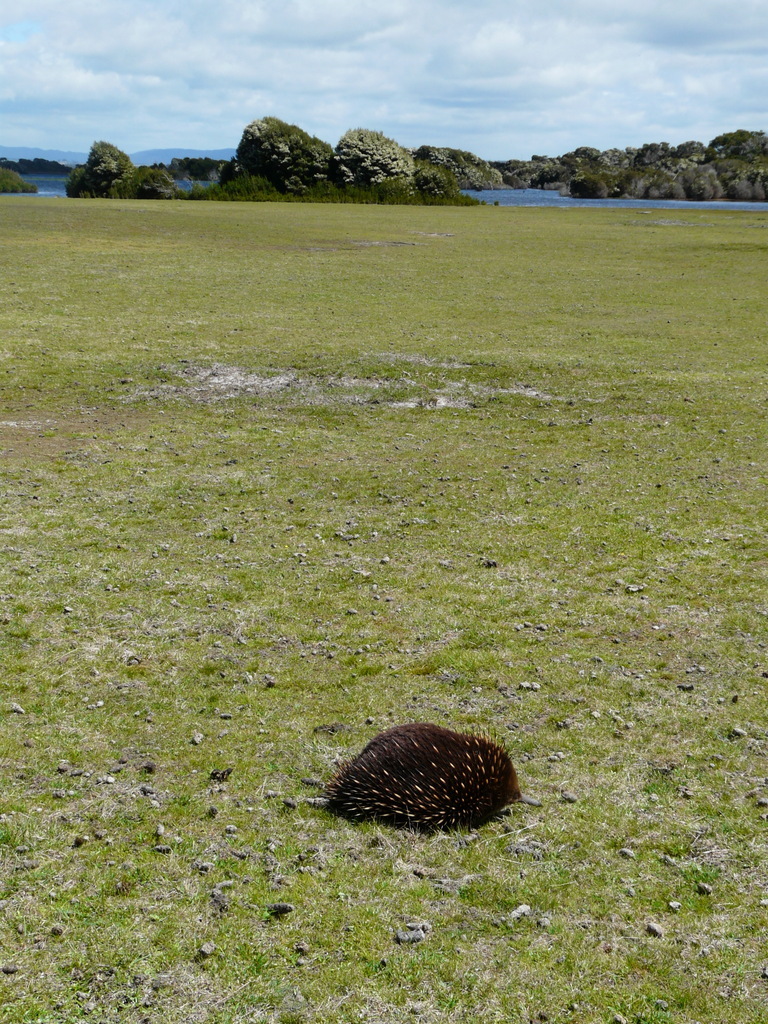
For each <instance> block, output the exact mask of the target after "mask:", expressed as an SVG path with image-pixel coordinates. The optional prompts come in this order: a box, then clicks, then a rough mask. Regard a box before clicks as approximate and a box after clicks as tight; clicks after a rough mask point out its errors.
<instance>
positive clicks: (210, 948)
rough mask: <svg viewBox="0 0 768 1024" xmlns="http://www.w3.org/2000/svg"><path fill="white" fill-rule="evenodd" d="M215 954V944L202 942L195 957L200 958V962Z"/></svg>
mask: <svg viewBox="0 0 768 1024" xmlns="http://www.w3.org/2000/svg"><path fill="white" fill-rule="evenodd" d="M215 952H216V943H215V942H204V943H203V944H202V946H201V947H200V949H198V951H197V955H198V956H199V957H200V959H201V960H207V959H208V957H209V956H213V954H214V953H215Z"/></svg>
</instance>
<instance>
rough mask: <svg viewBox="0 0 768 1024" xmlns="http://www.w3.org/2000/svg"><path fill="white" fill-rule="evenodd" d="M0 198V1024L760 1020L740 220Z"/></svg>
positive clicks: (752, 330)
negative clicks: (394, 825)
mask: <svg viewBox="0 0 768 1024" xmlns="http://www.w3.org/2000/svg"><path fill="white" fill-rule="evenodd" d="M0 207H1V210H2V218H3V234H2V239H0V245H2V246H3V249H4V252H3V258H4V266H5V267H6V268H8V269H7V270H6V274H5V279H4V299H5V302H4V303H3V306H2V310H0V323H1V325H2V335H0V409H2V412H1V413H0V454H1V456H2V469H3V486H2V496H1V498H0V500H1V502H2V512H1V513H0V516H1V518H0V629H1V630H2V648H3V657H2V667H1V669H0V671H2V707H1V708H0V713H1V714H2V729H1V730H0V764H2V766H3V774H2V777H1V778H2V782H0V864H2V868H1V869H0V870H1V872H2V875H1V883H0V884H1V887H0V967H2V966H3V965H5V966H6V967H9V966H15V967H17V968H18V970H17V971H16V972H15V973H11V974H0V1022H2V1024H18V1022H32V1021H40V1022H45V1024H69V1022H71V1021H80V1020H86V1019H87V1020H91V1021H106V1022H112V1021H118V1020H120V1021H128V1022H139V1021H150V1022H153V1024H154V1022H163V1024H165V1022H188V1021H201V1022H203V1021H205V1022H210V1024H241V1022H242V1024H245V1022H251V1021H281V1022H288V1021H304V1020H307V1021H310V1020H317V1021H324V1022H331V1024H333V1022H339V1024H341V1022H347V1021H357V1020H362V1021H371V1022H373V1021H384V1020H386V1021H388V1022H395V1021H398V1022H400V1021H410V1020H414V1019H418V1020H422V1021H428V1022H429V1021H435V1022H437V1021H440V1022H443V1021H447V1022H453V1021H470V1020H473V1021H474V1020H478V1019H482V1020H483V1021H489V1022H491V1021H514V1022H523V1021H526V1022H527V1021H528V1020H531V1019H532V1020H536V1019H544V1018H543V1017H541V1016H540V1015H542V1014H545V1015H546V1017H547V1019H549V1020H550V1021H562V1022H584V1024H591V1022H594V1021H606V1022H610V1021H612V1020H613V1019H614V1017H615V1015H617V1014H621V1015H623V1016H624V1017H625V1018H626V1019H627V1020H628V1021H632V1022H634V1024H641V1022H642V1024H650V1022H653V1024H656V1022H672V1021H674V1022H675V1024H693V1022H694V1021H702V1022H703V1021H707V1022H709V1021H717V1022H723V1024H736V1022H739V1024H741V1022H743V1021H752V1020H755V1021H756V1020H759V1019H763V1018H764V1017H765V1016H766V1015H767V1014H768V981H766V980H765V978H763V977H762V976H761V972H762V971H763V968H764V967H765V966H766V965H768V949H767V948H766V945H765V934H766V927H767V926H768V906H766V905H764V903H765V901H766V900H768V879H766V876H765V864H766V857H767V855H768V849H767V846H768V842H767V841H766V837H767V835H768V832H767V829H768V825H767V824H766V821H765V820H763V818H764V815H765V813H766V808H764V807H760V806H758V803H757V800H758V798H760V797H763V796H768V781H767V780H768V768H767V765H768V762H767V761H766V755H767V754H768V714H767V713H766V701H765V695H766V673H768V655H766V647H765V644H766V625H767V623H766V616H768V598H766V594H768V578H767V577H768V573H767V571H766V570H767V568H768V559H767V551H768V545H767V541H768V536H767V531H766V522H767V520H766V515H765V494H766V462H767V458H766V453H767V452H768V437H767V436H766V435H767V433H768V432H767V431H766V414H767V413H768V403H767V402H766V396H767V395H768V390H767V389H766V377H767V373H766V371H767V369H768V366H767V360H766V350H765V338H766V301H765V295H764V291H765V288H764V274H762V273H761V267H762V266H763V265H764V263H765V255H766V250H767V249H768V236H767V235H766V232H767V231H768V218H766V214H765V213H764V212H763V211H762V210H759V209H756V210H755V211H754V212H751V211H750V212H737V211H733V212H731V211H711V212H710V211H704V212H700V211H698V210H697V211H687V210H686V211H682V212H679V211H674V212H672V211H663V210H662V211H660V210H651V211H646V210H642V211H637V210H599V209H595V210H573V211H561V210H557V211H555V210H543V209H533V210H531V209H502V208H482V207H481V208H473V209H464V208H458V209H454V208H429V209H427V208H424V209H422V208H407V209H403V208H395V207H390V208H378V207H365V208H362V207H354V206H327V205H322V206H310V205H300V204H295V205H294V204H276V205H270V204H258V205H249V204H232V205H229V204H226V205H221V206H220V205H218V204H214V203H210V204H209V203H201V204H193V203H142V202H126V203H123V202H118V201H114V202H100V201H85V200H81V201H77V202H75V201H72V202H64V201H48V200H34V201H29V200H24V199H14V198H12V197H4V198H3V199H2V201H0ZM521 684H525V685H521ZM681 687H686V688H685V689H682V688H681ZM14 703H15V704H17V705H19V706H20V707H21V708H22V709H23V710H24V714H18V713H15V712H14V711H13V710H12V705H13V704H14ZM408 720H430V721H436V722H438V723H440V724H445V725H449V726H451V727H454V728H471V727H490V728H492V729H493V731H494V732H495V733H496V734H497V735H498V736H500V737H502V738H503V739H504V740H505V742H506V743H507V744H508V746H509V749H510V751H511V752H512V756H513V758H514V760H515V762H516V765H517V767H518V770H519V775H520V778H521V780H522V783H523V786H524V789H525V790H526V791H527V792H529V793H531V794H533V795H536V796H538V797H539V798H540V799H541V801H542V806H541V808H532V807H520V806H517V807H513V808H512V809H511V813H510V815H509V816H508V817H506V818H504V819H502V820H500V821H497V822H494V823H491V824H489V825H487V826H485V827H484V828H483V829H481V830H480V832H479V834H478V837H477V838H474V837H467V836H466V835H464V836H462V835H458V834H445V835H443V834H439V835H435V836H421V835H415V834H410V833H408V832H402V831H396V830H393V829H390V828H387V827H384V826H379V825H375V824H365V825H353V824H350V823H347V822H345V821H342V820H338V819H334V818H332V817H331V816H329V815H328V814H327V813H326V812H325V811H323V810H319V809H317V808H315V807H313V806H311V805H310V804H308V803H306V799H305V798H306V797H311V796H313V795H316V794H317V793H318V790H317V789H316V788H313V787H311V786H308V785H306V784H304V783H302V779H305V778H308V777H314V778H317V779H325V778H327V777H328V776H329V774H330V773H331V772H332V771H333V767H334V764H335V763H336V761H337V759H340V758H343V757H346V756H349V755H350V754H352V753H354V752H356V751H357V750H359V749H360V748H361V747H362V746H363V745H364V743H365V742H366V741H367V740H368V739H369V738H370V737H371V736H372V735H373V734H374V733H375V732H376V731H378V730H379V729H381V728H384V727H386V726H387V725H389V724H391V723H394V722H401V721H408ZM335 723H341V724H342V725H343V726H345V727H346V728H345V729H342V730H340V731H339V730H337V731H328V730H327V729H325V730H324V729H322V728H321V729H318V727H323V726H330V725H333V724H335ZM734 729H736V730H740V732H736V733H734ZM742 732H743V735H742V734H741V733H742ZM193 740H197V742H193ZM224 767H230V768H232V769H233V771H232V774H231V777H230V778H229V779H228V780H227V781H226V782H225V783H216V782H213V781H211V779H210V777H209V776H210V772H211V770H212V769H215V768H224ZM564 791H569V792H571V793H573V794H575V795H576V796H577V798H578V799H577V801H576V802H575V803H571V802H568V801H565V800H563V798H562V794H563V792H564ZM271 793H275V794H277V795H276V796H271V795H269V794H271ZM284 798H295V800H296V801H297V806H296V807H289V806H286V805H285V804H284V803H283V799H284ZM214 808H215V810H214ZM158 826H162V828H160V829H159V828H158ZM228 826H229V831H228ZM156 847H161V850H157V849H156ZM621 850H625V851H626V850H631V851H632V853H633V854H634V857H629V856H627V855H626V853H624V854H622V853H620V851H621ZM446 880H447V881H446ZM219 882H231V883H232V884H231V885H230V886H228V887H226V888H224V889H221V890H219V891H220V892H222V893H223V894H224V896H225V897H226V900H227V903H228V905H227V907H226V908H225V909H223V912H222V909H221V908H217V906H216V905H215V903H214V902H213V901H212V899H211V896H212V893H213V891H214V887H215V886H217V884H218V883H219ZM700 883H704V884H706V885H709V886H710V887H711V889H712V892H711V893H710V894H702V893H700V892H699V891H698V889H699V886H700ZM280 901H288V902H290V903H292V904H293V905H294V907H295V910H294V911H293V913H291V914H288V915H286V916H284V917H279V918H275V917H273V916H271V915H270V914H269V912H268V911H267V907H268V905H269V904H271V903H275V902H280ZM671 902H674V903H676V904H679V908H678V909H677V910H673V909H672V908H670V903H671ZM522 904H527V905H528V906H530V907H531V913H530V915H529V916H522V917H519V918H516V917H515V916H514V914H513V912H514V911H515V909H516V908H517V907H519V906H520V905H522ZM423 920H426V921H429V922H430V924H431V926H432V927H431V931H430V932H429V933H428V936H427V938H426V940H425V941H424V942H423V943H421V944H419V945H415V946H406V945H403V946H400V945H396V944H395V942H394V940H393V934H394V930H395V929H397V928H402V927H403V925H404V923H405V922H408V921H423ZM649 923H655V924H657V925H659V926H660V927H661V929H662V932H663V935H662V936H660V937H657V936H653V935H650V934H649V933H648V930H647V926H648V924H649ZM205 943H214V944H215V949H214V951H213V952H212V954H211V955H209V956H207V957H206V956H202V955H201V954H200V952H199V951H200V948H201V946H203V945H204V944H205Z"/></svg>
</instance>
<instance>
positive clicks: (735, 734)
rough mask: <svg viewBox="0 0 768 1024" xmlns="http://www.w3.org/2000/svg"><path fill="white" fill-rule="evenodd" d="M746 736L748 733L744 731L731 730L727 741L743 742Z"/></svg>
mask: <svg viewBox="0 0 768 1024" xmlns="http://www.w3.org/2000/svg"><path fill="white" fill-rule="evenodd" d="M748 735H749V733H748V732H747V730H746V729H739V728H736V729H731V732H730V736H729V739H732V740H743V739H745V737H747V736H748Z"/></svg>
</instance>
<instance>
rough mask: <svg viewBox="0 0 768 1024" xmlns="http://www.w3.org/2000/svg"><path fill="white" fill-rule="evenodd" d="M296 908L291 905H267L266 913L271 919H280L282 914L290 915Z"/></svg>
mask: <svg viewBox="0 0 768 1024" xmlns="http://www.w3.org/2000/svg"><path fill="white" fill-rule="evenodd" d="M295 909H296V908H295V907H294V905H293V904H292V903H268V904H267V913H268V914H270V915H271V916H272V917H282V916H283V914H292V913H293V911H294V910H295Z"/></svg>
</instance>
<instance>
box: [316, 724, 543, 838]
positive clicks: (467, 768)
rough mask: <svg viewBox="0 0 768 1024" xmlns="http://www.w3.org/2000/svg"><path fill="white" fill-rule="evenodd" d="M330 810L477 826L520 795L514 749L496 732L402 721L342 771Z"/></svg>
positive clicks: (412, 823)
mask: <svg viewBox="0 0 768 1024" xmlns="http://www.w3.org/2000/svg"><path fill="white" fill-rule="evenodd" d="M326 795H327V797H328V809H329V810H331V811H334V812H335V813H336V814H341V815H343V816H344V817H346V818H352V819H362V818H375V819H377V820H379V821H383V822H386V823H387V824H390V825H406V826H409V827H410V828H415V829H420V830H421V831H424V832H431V831H433V830H435V829H447V828H457V827H460V826H470V827H471V826H475V825H480V824H482V823H483V822H484V821H487V820H488V819H489V818H490V817H492V816H493V815H494V814H496V813H497V812H498V811H500V810H501V809H502V807H505V806H506V805H507V804H509V803H512V802H514V801H517V800H522V801H524V802H534V801H527V800H526V798H525V797H523V795H522V794H521V792H520V786H519V785H518V781H517V775H516V773H515V769H514V766H513V764H512V762H511V761H510V759H509V755H508V754H507V752H506V750H505V749H504V747H503V746H501V744H500V743H497V742H495V740H492V739H490V738H489V737H488V736H483V735H475V734H472V733H469V734H468V733H460V732H452V731H451V730H450V729H443V728H441V727H440V726H439V725H430V724H429V723H427V722H413V723H411V724H408V725H396V726H394V728H392V729H387V730H386V732H382V733H379V735H378V736H374V738H373V739H372V740H371V741H370V743H369V744H368V745H367V746H366V747H365V748H364V749H363V751H362V752H361V753H360V754H358V756H357V757H356V758H354V759H353V760H351V761H348V762H347V763H346V764H344V765H342V767H341V768H340V769H339V770H338V771H337V772H336V774H335V775H334V777H333V778H332V779H331V781H330V782H329V783H328V785H327V787H326Z"/></svg>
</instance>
